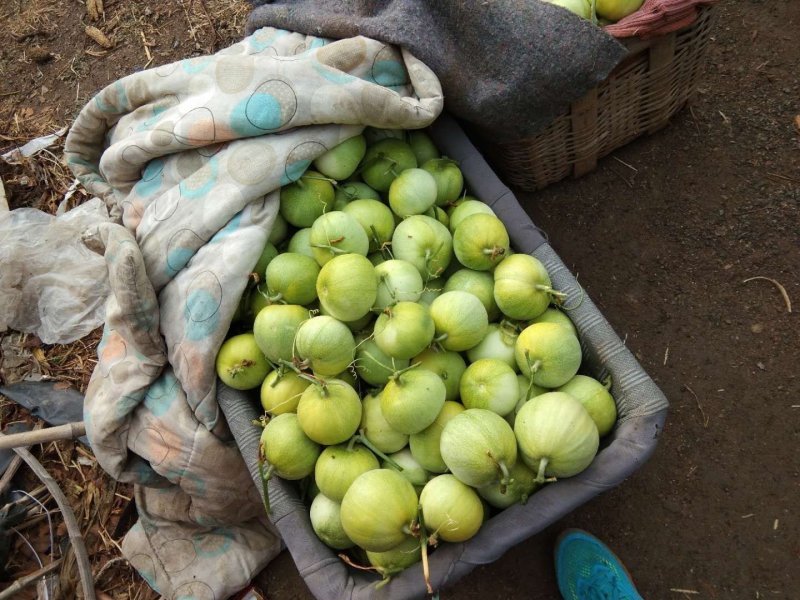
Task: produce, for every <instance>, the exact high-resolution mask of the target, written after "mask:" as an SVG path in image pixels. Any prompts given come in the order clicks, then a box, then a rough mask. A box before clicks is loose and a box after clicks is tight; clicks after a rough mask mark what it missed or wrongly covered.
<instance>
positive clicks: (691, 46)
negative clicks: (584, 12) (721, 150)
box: [478, 6, 716, 191]
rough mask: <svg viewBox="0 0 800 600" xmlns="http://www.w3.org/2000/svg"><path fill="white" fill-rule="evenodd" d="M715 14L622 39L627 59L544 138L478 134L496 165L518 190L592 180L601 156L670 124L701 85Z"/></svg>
mask: <svg viewBox="0 0 800 600" xmlns="http://www.w3.org/2000/svg"><path fill="white" fill-rule="evenodd" d="M715 17H716V10H715V8H714V7H713V6H703V7H701V8H700V9H699V11H698V17H697V19H696V20H695V22H694V23H692V24H691V25H689V26H687V27H684V28H683V29H680V30H678V31H674V32H671V33H668V34H665V35H662V36H657V37H652V38H649V39H641V38H637V37H633V38H627V39H624V40H620V41H621V42H622V43H623V44H624V45H625V46H626V47H627V49H628V55H627V57H626V58H625V59H624V60H623V61H622V62H621V63H620V64H619V65H617V66H616V67H615V68H614V70H613V71H612V72H611V74H610V75H609V77H608V78H607V79H606V80H605V81H603V82H602V83H601V84H600V85H598V86H597V87H595V88H593V89H591V90H590V91H589V92H588V93H587V94H586V95H585V96H584V97H583V98H581V99H579V100H577V101H575V102H573V103H572V104H571V105H570V107H569V108H568V110H567V111H566V112H565V113H564V114H563V115H561V116H560V117H557V118H556V119H555V120H553V122H552V123H551V124H550V125H548V126H547V128H546V129H544V130H543V131H541V132H539V133H537V134H534V135H531V136H527V137H525V138H521V139H516V140H510V141H502V142H497V141H492V140H490V139H488V136H485V135H483V132H479V134H478V136H479V138H481V139H482V143H483V144H484V145H485V146H486V150H488V152H486V154H487V155H488V156H491V157H492V162H493V166H494V167H495V168H496V169H497V170H498V171H499V172H500V173H501V174H502V176H503V178H504V179H505V181H506V183H508V184H509V185H510V186H511V187H514V188H516V189H518V190H521V191H533V190H537V189H541V188H544V187H546V186H547V185H549V184H551V183H555V182H557V181H560V180H562V179H564V178H566V177H569V176H570V175H572V176H573V177H580V176H582V175H585V174H586V173H589V172H590V171H592V170H594V168H595V167H596V166H597V161H598V160H599V159H600V158H602V157H604V156H606V155H608V154H609V153H611V152H613V151H614V150H616V149H617V148H620V147H621V146H624V145H625V144H627V143H628V142H630V141H632V140H634V139H636V138H637V137H639V136H641V135H643V134H645V133H653V132H655V131H657V130H659V129H661V128H662V127H664V126H665V125H667V123H668V122H669V119H670V118H671V117H672V116H673V115H674V114H675V113H677V112H678V111H679V110H680V109H681V108H682V107H683V106H684V104H685V103H686V101H687V100H688V99H689V97H690V96H691V95H692V94H693V93H694V91H695V89H696V88H697V85H698V83H699V82H700V79H701V77H702V74H703V66H704V62H705V56H706V48H707V46H708V41H709V39H710V37H711V32H712V30H713V26H714V23H715V20H716V19H715Z"/></svg>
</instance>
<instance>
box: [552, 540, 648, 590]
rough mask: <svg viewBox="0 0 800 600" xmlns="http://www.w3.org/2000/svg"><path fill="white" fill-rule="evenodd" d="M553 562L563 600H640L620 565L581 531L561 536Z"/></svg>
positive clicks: (610, 553) (606, 547) (596, 541)
mask: <svg viewBox="0 0 800 600" xmlns="http://www.w3.org/2000/svg"><path fill="white" fill-rule="evenodd" d="M555 560H556V578H557V579H558V589H559V591H560V592H561V595H562V596H563V597H564V600H642V597H641V596H640V595H639V592H637V591H636V588H635V587H634V585H633V581H632V580H631V576H630V575H629V574H628V571H627V570H626V569H625V566H624V565H623V564H622V561H620V559H619V558H617V556H616V555H615V554H614V553H613V552H612V551H611V550H610V549H609V548H608V546H606V545H605V544H603V542H601V541H600V540H598V539H597V538H596V537H594V536H593V535H591V534H589V533H586V532H585V531H582V530H580V529H568V530H566V531H565V532H564V533H562V534H561V535H560V536H559V538H558V541H557V542H556V549H555Z"/></svg>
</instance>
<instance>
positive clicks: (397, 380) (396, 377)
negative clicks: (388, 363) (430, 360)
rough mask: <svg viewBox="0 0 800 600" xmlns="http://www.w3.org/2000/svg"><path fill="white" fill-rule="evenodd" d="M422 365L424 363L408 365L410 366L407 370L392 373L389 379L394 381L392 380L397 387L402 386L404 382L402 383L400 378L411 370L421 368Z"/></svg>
mask: <svg viewBox="0 0 800 600" xmlns="http://www.w3.org/2000/svg"><path fill="white" fill-rule="evenodd" d="M421 364H422V363H414V364H413V365H408V366H407V367H406V368H405V369H400V370H399V371H395V372H394V373H392V374H391V376H390V377H389V379H392V380H394V382H395V383H396V384H397V385H402V382H401V381H400V376H401V375H402V374H403V373H406V372H407V371H410V370H411V369H416V368H417V367H418V366H420V365H421Z"/></svg>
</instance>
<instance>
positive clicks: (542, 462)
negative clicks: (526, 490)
mask: <svg viewBox="0 0 800 600" xmlns="http://www.w3.org/2000/svg"><path fill="white" fill-rule="evenodd" d="M549 462H550V459H549V458H547V457H546V456H543V457H542V458H540V459H539V472H538V473H537V474H536V479H535V480H534V481H535V482H536V483H544V482H545V480H546V478H545V476H544V472H545V470H546V469H547V463H549Z"/></svg>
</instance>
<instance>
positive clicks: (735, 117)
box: [0, 0, 800, 600]
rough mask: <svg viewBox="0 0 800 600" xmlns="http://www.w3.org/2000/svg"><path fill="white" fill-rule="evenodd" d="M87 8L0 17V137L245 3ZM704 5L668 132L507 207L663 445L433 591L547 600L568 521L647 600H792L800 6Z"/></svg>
mask: <svg viewBox="0 0 800 600" xmlns="http://www.w3.org/2000/svg"><path fill="white" fill-rule="evenodd" d="M65 4H67V6H65ZM165 5H166V6H165ZM202 8H205V9H206V10H207V11H210V13H211V15H210V16H211V17H212V18H213V22H214V27H212V26H211V25H210V23H211V20H209V18H208V16H209V15H208V13H207V12H205V11H204V10H201V9H202ZM226 10H227V11H228V12H226ZM26 11H27V12H26ZM83 11H84V9H83V7H82V5H80V4H78V3H77V2H75V3H73V2H70V3H63V2H49V1H47V0H30V1H18V0H14V1H13V2H8V3H6V4H5V5H4V6H3V8H2V9H0V12H2V13H4V15H3V16H2V17H0V19H2V21H3V22H4V24H5V25H6V27H4V28H3V31H2V32H0V74H2V81H3V83H2V90H0V135H1V136H2V137H0V147H4V148H7V147H8V146H10V145H11V144H12V143H16V142H23V141H26V140H27V139H30V138H31V137H35V136H36V135H42V134H44V133H49V132H50V131H52V130H54V129H57V128H58V127H61V126H63V125H65V124H68V122H69V120H70V119H71V118H72V117H73V116H74V114H75V113H76V111H77V110H78V109H79V108H80V107H81V106H82V105H83V103H84V102H85V101H86V100H88V99H89V98H90V97H91V95H92V94H93V93H94V92H96V91H97V90H99V89H100V88H101V87H103V86H104V85H106V84H108V83H110V82H112V81H113V80H115V79H116V78H118V77H120V76H122V75H124V74H126V73H129V72H131V71H133V70H136V69H140V68H143V67H144V66H145V64H146V63H147V62H148V56H147V52H148V51H149V52H150V55H151V56H152V57H153V61H152V63H151V64H161V63H164V62H169V61H171V60H175V59H178V58H184V57H186V56H189V55H191V54H192V53H205V52H207V51H209V50H211V49H215V48H219V47H222V46H223V45H225V44H226V43H230V42H231V41H233V40H235V39H236V38H237V37H238V36H240V35H241V31H242V29H243V15H244V14H246V7H245V6H244V4H243V3H240V2H231V1H229V2H221V1H220V2H212V1H211V0H207V1H206V3H205V4H204V3H203V2H202V1H200V2H188V1H186V2H175V3H158V2H154V1H153V2H129V3H125V4H124V5H123V4H122V3H111V2H106V20H105V21H101V22H100V25H99V26H100V27H101V29H102V28H103V24H104V23H105V24H107V23H108V22H109V21H110V20H113V19H114V18H115V17H116V16H119V21H118V24H117V25H116V28H109V29H110V31H109V33H110V35H111V36H112V37H113V38H114V40H115V46H114V48H112V49H108V50H104V49H103V48H101V47H100V46H98V45H97V44H96V43H95V42H93V41H91V40H89V39H88V38H87V37H86V36H85V35H84V33H83V29H84V25H85V24H88V23H89V21H88V19H87V17H86V15H85V14H84V12H83ZM719 13H720V18H719V21H718V25H717V29H716V31H715V33H714V37H713V41H712V44H711V48H710V51H709V60H708V64H707V66H706V76H705V79H704V81H703V83H702V85H701V88H700V90H698V93H697V94H696V95H695V97H694V98H693V100H692V102H691V104H690V106H689V107H687V108H686V109H684V110H683V111H681V112H680V113H679V114H678V115H677V116H676V117H675V118H674V120H673V122H672V123H671V124H670V125H669V127H667V128H665V129H663V130H662V131H660V132H658V133H656V134H654V135H651V136H648V137H645V138H641V139H639V140H637V141H635V142H633V143H631V144H629V145H628V146H626V147H624V148H622V149H620V150H619V151H617V152H615V153H614V154H613V155H612V156H610V157H608V158H606V159H604V160H602V161H601V162H600V164H599V166H598V169H597V170H596V171H594V172H593V173H591V174H589V175H587V176H585V177H583V178H581V179H578V180H569V181H564V182H561V183H559V184H555V185H552V186H550V187H548V188H547V189H545V190H543V191H540V192H537V193H535V194H519V195H518V198H519V200H520V201H521V202H522V203H523V205H524V207H525V209H526V210H527V211H528V213H529V214H530V215H531V217H532V218H533V220H534V222H535V223H536V224H537V225H538V226H539V227H541V228H542V229H543V230H544V231H545V232H547V234H548V235H549V239H550V242H551V244H552V246H553V247H554V248H555V250H556V251H557V252H558V253H559V255H560V256H561V258H562V259H563V260H564V262H565V263H566V264H567V265H568V266H569V267H570V268H571V270H572V272H573V273H576V274H577V275H578V276H579V278H580V281H581V282H582V284H583V285H584V287H585V289H586V291H587V293H588V294H589V295H590V296H591V297H592V299H593V300H594V301H595V303H596V304H597V305H598V307H599V308H600V310H601V311H602V312H603V314H604V315H605V317H606V318H607V319H608V320H609V321H610V322H611V324H612V325H613V326H614V328H615V329H616V331H617V332H618V334H619V335H620V337H622V338H624V339H625V340H626V343H627V346H628V347H629V348H630V349H631V350H632V351H633V352H634V353H635V355H636V356H637V358H638V359H639V361H640V362H641V364H642V366H643V367H644V369H645V370H646V371H647V372H648V373H649V374H650V375H651V376H652V377H653V378H654V379H655V381H656V382H657V383H658V384H659V386H660V387H661V389H662V390H663V391H664V392H665V394H666V395H667V397H668V398H669V400H670V402H671V409H670V414H669V418H668V422H667V427H666V430H665V432H664V434H663V436H662V437H661V441H660V443H659V447H658V449H657V451H656V453H655V455H654V456H653V458H652V459H651V460H650V462H649V463H647V464H646V465H644V466H643V467H642V468H641V469H640V470H639V471H638V472H637V473H636V474H634V475H633V476H632V477H631V478H630V479H629V480H627V481H625V482H624V483H623V484H622V485H620V486H619V487H618V488H616V489H614V490H613V491H610V492H608V493H605V494H604V495H602V496H600V497H598V498H596V499H595V500H593V501H591V502H589V503H587V504H586V505H584V506H583V507H581V508H580V509H579V510H576V511H575V512H573V513H572V514H570V515H569V516H568V517H567V518H565V519H563V520H562V521H560V522H558V523H556V524H554V525H553V526H551V527H549V528H548V529H546V530H545V531H543V532H542V533H541V534H539V535H537V536H534V537H533V538H531V539H530V540H528V541H526V542H525V543H522V544H520V545H518V546H516V547H515V548H513V549H511V550H510V551H509V552H508V553H507V554H506V555H505V556H503V557H502V558H501V559H500V560H498V561H497V562H495V563H493V564H491V565H486V566H482V567H479V568H477V569H475V570H474V571H473V572H472V573H471V574H470V575H468V576H467V577H465V578H464V579H462V580H461V581H460V582H459V583H458V584H456V585H455V586H454V587H453V588H451V589H449V590H444V591H443V592H442V593H441V595H440V597H442V598H462V599H467V600H469V599H473V598H474V599H477V598H498V599H500V598H526V599H542V600H544V599H552V598H558V592H557V588H556V584H555V578H554V573H553V562H552V558H551V557H552V548H553V543H554V541H555V538H556V536H557V535H558V533H559V532H561V531H562V530H563V529H564V528H567V527H582V528H585V529H587V530H589V531H591V532H592V533H594V534H595V535H597V536H599V537H600V538H601V539H603V540H604V541H606V542H607V543H608V544H609V545H610V546H611V547H613V548H614V550H615V551H616V552H617V554H618V555H619V556H620V557H621V558H622V559H623V560H624V562H625V564H626V566H627V567H628V568H629V570H630V571H631V573H632V574H633V576H634V578H635V580H636V583H637V585H638V587H639V590H640V591H641V593H642V595H643V596H644V597H646V598H653V599H656V598H676V599H680V598H708V599H720V600H721V599H739V598H741V599H754V598H787V599H788V598H795V597H797V590H798V589H800V569H798V568H797V565H798V560H799V559H800V542H798V540H800V535H799V534H800V516H799V515H798V508H797V505H798V503H797V499H798V497H800V496H799V495H798V494H799V493H800V455H798V453H797V447H798V444H799V443H800V371H799V370H798V368H797V359H798V356H800V323H799V322H798V311H799V310H800V270H799V269H798V258H800V210H799V208H798V205H799V204H800V69H798V65H800V44H798V43H797V41H798V37H797V35H798V31H800V3H798V2H796V1H795V0H769V1H767V0H728V1H727V2H723V3H721V4H720V6H719ZM233 14H235V17H231V16H230V15H233ZM20 15H27V17H24V18H21V17H20ZM31 15H34V16H36V15H38V16H37V17H36V18H33V17H31ZM140 31H142V33H143V37H142V35H140ZM143 39H145V40H147V42H148V43H153V44H156V45H154V46H148V47H147V50H145V46H144V45H143V41H142V40H143ZM35 48H39V49H40V50H35ZM3 169H4V171H3V172H2V173H0V175H2V177H3V181H4V183H5V185H6V191H7V192H8V194H9V200H10V204H11V207H12V208H15V207H18V206H22V205H41V206H43V207H45V208H46V207H48V206H51V204H52V202H51V201H49V200H48V198H50V199H51V200H52V198H51V196H49V195H48V194H46V193H42V190H41V188H37V187H36V185H35V184H33V183H31V180H30V177H28V178H27V179H26V178H24V176H25V173H23V172H21V171H20V170H19V168H14V169H9V167H3ZM56 183H58V182H56ZM68 183H69V181H68V180H66V183H61V184H58V185H62V186H65V185H68ZM58 185H56V188H58ZM56 192H58V189H56V190H55V192H54V193H56ZM753 278H755V279H753ZM780 287H782V288H783V290H785V293H786V294H787V298H784V296H783V295H782V293H781V289H780ZM792 301H793V302H794V305H792V306H791V311H790V310H789V308H790V302H792ZM259 581H260V583H262V584H263V587H264V590H265V593H266V597H267V598H271V599H272V598H274V599H276V600H277V599H281V600H293V599H303V600H305V599H310V598H311V595H310V593H309V592H308V590H307V588H306V587H305V585H304V584H303V582H302V579H301V578H300V577H299V575H298V574H297V571H296V569H295V568H294V566H293V563H292V561H291V557H290V556H288V555H287V554H286V553H284V554H282V555H281V556H280V557H279V558H278V559H277V560H275V561H274V562H273V563H272V564H271V565H270V566H269V567H268V568H267V569H266V570H265V572H264V573H263V574H262V576H261V577H260V578H259Z"/></svg>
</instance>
